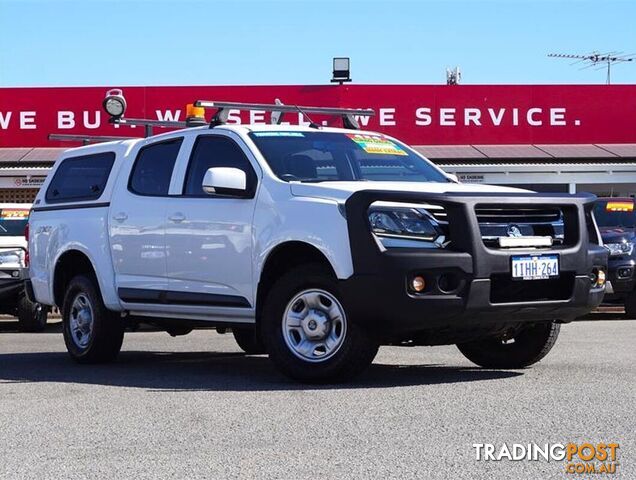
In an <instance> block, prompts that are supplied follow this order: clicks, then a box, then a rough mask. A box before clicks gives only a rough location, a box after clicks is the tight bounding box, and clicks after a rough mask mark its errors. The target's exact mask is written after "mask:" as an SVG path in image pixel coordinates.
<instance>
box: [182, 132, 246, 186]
mask: <svg viewBox="0 0 636 480" xmlns="http://www.w3.org/2000/svg"><path fill="white" fill-rule="evenodd" d="M212 167H234V168H239V169H241V170H243V171H244V172H245V174H246V175H247V196H248V197H250V198H251V197H253V196H254V192H255V190H256V173H255V172H254V169H253V168H252V165H251V164H250V161H249V160H248V159H247V157H246V156H245V154H244V153H243V150H241V148H240V147H239V146H238V145H237V144H236V142H234V141H233V140H231V139H229V138H227V137H221V136H218V135H201V136H200V137H199V138H197V141H196V143H195V145H194V148H193V150H192V156H191V157H190V163H189V165H188V172H187V174H186V179H185V184H184V187H183V194H184V195H186V196H190V197H209V195H206V193H205V192H204V191H203V187H202V184H203V177H204V176H205V172H207V170H208V168H212Z"/></svg>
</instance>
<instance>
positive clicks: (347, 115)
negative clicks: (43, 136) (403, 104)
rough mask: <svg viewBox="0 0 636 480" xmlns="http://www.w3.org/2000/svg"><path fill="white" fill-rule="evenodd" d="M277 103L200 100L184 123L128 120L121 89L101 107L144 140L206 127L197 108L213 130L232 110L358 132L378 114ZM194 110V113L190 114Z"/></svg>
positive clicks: (90, 139) (84, 138) (95, 138)
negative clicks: (321, 121)
mask: <svg viewBox="0 0 636 480" xmlns="http://www.w3.org/2000/svg"><path fill="white" fill-rule="evenodd" d="M275 102H276V103H239V102H217V101H211V100H197V101H196V102H194V104H190V105H188V106H187V107H186V114H187V118H186V120H185V121H182V122H180V121H173V120H150V119H146V118H126V117H125V116H124V114H125V112H126V99H125V98H124V94H123V92H122V90H121V89H117V88H115V89H111V90H108V91H107V92H106V97H105V98H104V100H103V102H102V107H103V108H104V110H105V111H106V113H107V114H108V116H109V119H108V122H109V123H112V124H113V125H115V126H117V125H128V126H131V127H137V126H141V127H144V137H150V136H152V134H153V128H154V127H160V128H187V127H200V126H203V125H207V124H208V122H207V121H206V120H205V118H204V116H203V112H202V111H201V112H196V111H194V110H196V108H194V107H197V108H198V109H205V108H213V109H216V112H215V114H214V117H213V118H212V120H211V121H210V128H214V127H216V126H217V125H223V124H224V123H226V122H227V120H228V117H229V115H230V110H231V109H237V110H261V111H265V112H272V115H271V120H270V121H271V123H272V124H275V125H280V124H281V123H282V122H283V117H284V115H285V113H290V112H297V113H300V114H302V115H304V116H305V117H306V118H307V119H308V120H309V121H310V124H309V126H310V127H313V128H320V126H319V125H317V124H315V123H314V122H312V121H311V118H309V115H308V114H309V113H317V114H319V115H328V116H339V117H342V124H343V126H344V128H349V129H353V130H359V129H360V124H359V123H358V119H357V117H372V116H374V115H375V112H374V111H373V110H372V109H362V108H361V109H357V108H333V107H307V106H299V105H285V104H284V103H283V102H281V101H280V100H279V99H278V98H277V99H276V100H275ZM191 108H192V111H191ZM48 138H49V140H57V141H62V142H82V143H83V144H84V145H87V144H89V143H99V142H112V141H117V140H129V139H133V138H140V137H113V136H106V135H104V136H102V135H69V134H63V133H52V134H50V135H49V137H48Z"/></svg>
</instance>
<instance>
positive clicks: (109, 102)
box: [102, 88, 126, 119]
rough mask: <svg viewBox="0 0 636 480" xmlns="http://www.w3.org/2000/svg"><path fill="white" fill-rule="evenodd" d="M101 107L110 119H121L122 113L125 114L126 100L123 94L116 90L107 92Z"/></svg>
mask: <svg viewBox="0 0 636 480" xmlns="http://www.w3.org/2000/svg"><path fill="white" fill-rule="evenodd" d="M102 106H103V107H104V110H106V113H108V115H110V116H111V118H113V119H118V118H121V117H123V116H124V113H126V99H125V98H124V93H123V92H122V91H121V90H120V89H118V88H113V89H112V90H108V91H107V92H106V97H104V101H103V102H102Z"/></svg>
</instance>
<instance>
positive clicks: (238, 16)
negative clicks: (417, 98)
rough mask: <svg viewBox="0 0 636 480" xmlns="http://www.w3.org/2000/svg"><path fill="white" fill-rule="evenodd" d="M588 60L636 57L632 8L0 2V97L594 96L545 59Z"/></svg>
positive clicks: (598, 77)
mask: <svg viewBox="0 0 636 480" xmlns="http://www.w3.org/2000/svg"><path fill="white" fill-rule="evenodd" d="M592 51H600V52H607V51H619V52H624V53H636V0H624V1H615V0H604V1H576V0H570V1H561V0H554V1H548V0H546V1H515V0H508V1H488V2H486V1H462V2H460V1H453V0H447V1H400V0H394V1H379V0H378V1H375V0H366V1H348V0H340V1H330V0H329V1H327V0H325V1H302V0H297V1H268V0H261V1H247V0H245V1H243V0H234V1H214V0H208V1H198V0H196V1H195V0H184V1H177V0H173V1H163V0H148V1H93V0H83V1H56V0H52V1H45V0H0V86H76V85H121V86H126V85H251V84H325V83H328V82H329V80H330V78H331V69H332V57H334V56H348V57H350V58H351V77H352V78H353V80H354V83H363V84H383V83H404V84H408V83H424V84H440V83H444V82H445V75H446V74H445V71H446V68H447V67H454V66H459V67H460V69H461V71H462V83H464V84H494V83H498V84H502V83H513V84H546V83H547V84H550V83H560V84H563V83H604V82H605V75H606V72H605V71H595V70H594V69H586V70H580V69H579V67H578V66H576V65H575V66H573V65H571V62H570V61H568V60H562V59H552V58H548V57H547V54H548V53H551V52H556V53H574V54H586V53H589V52H592ZM612 83H636V60H635V61H633V62H631V63H625V64H621V65H617V66H615V67H613V68H612Z"/></svg>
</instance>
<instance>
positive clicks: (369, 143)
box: [347, 133, 408, 155]
mask: <svg viewBox="0 0 636 480" xmlns="http://www.w3.org/2000/svg"><path fill="white" fill-rule="evenodd" d="M347 137H349V138H350V139H351V140H353V141H354V142H356V143H357V144H358V146H359V147H360V148H362V150H364V151H365V152H367V153H374V154H377V155H408V153H406V152H405V151H404V150H403V149H402V148H401V147H400V146H399V145H397V144H395V143H393V142H392V141H391V140H389V139H388V138H385V137H380V136H378V135H364V134H360V133H348V134H347Z"/></svg>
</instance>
